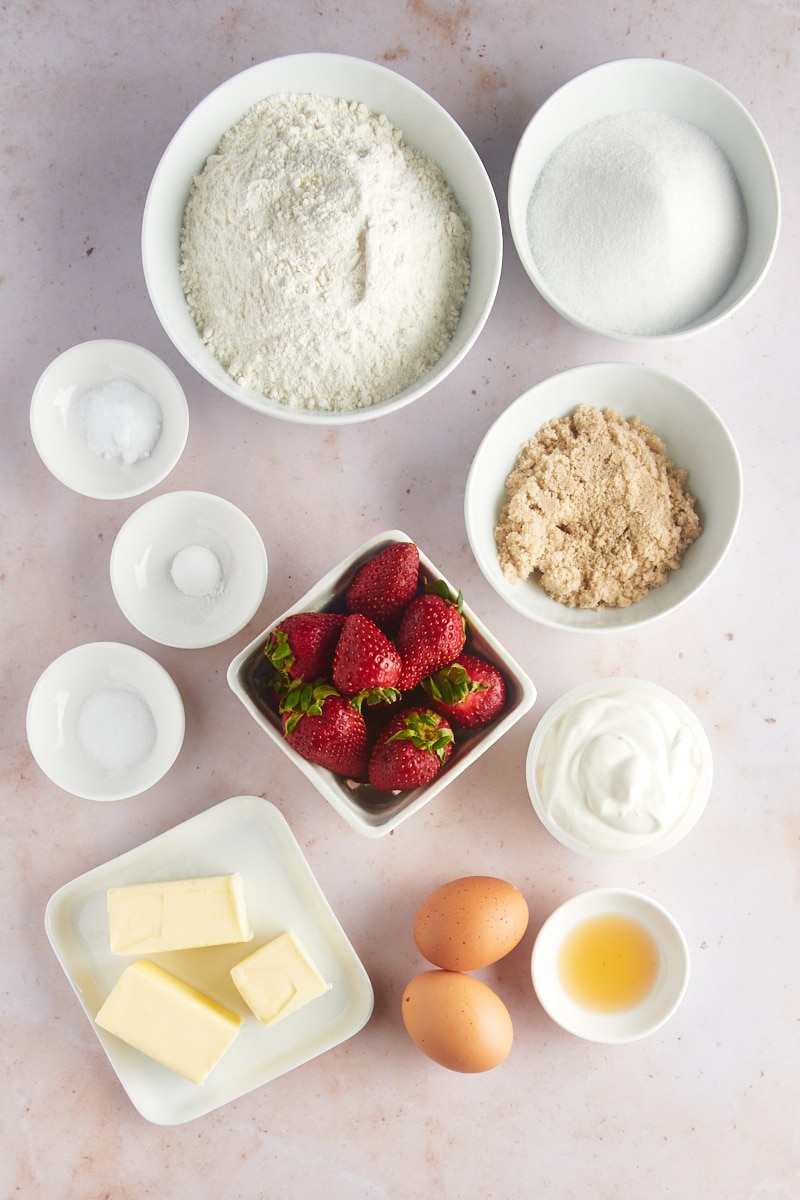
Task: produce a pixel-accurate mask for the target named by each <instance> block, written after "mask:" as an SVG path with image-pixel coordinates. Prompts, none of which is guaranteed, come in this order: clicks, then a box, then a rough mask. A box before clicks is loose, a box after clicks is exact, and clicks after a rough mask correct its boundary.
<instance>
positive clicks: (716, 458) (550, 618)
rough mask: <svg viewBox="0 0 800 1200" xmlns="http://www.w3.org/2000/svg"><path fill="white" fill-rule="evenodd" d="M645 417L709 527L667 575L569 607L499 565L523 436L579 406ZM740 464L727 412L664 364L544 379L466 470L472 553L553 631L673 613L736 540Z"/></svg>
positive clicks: (498, 425) (523, 608) (495, 428)
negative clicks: (504, 514)
mask: <svg viewBox="0 0 800 1200" xmlns="http://www.w3.org/2000/svg"><path fill="white" fill-rule="evenodd" d="M581 404H589V405H593V406H595V407H597V408H601V409H613V410H614V411H615V412H618V413H620V415H621V416H623V417H626V418H628V419H630V418H632V417H639V418H640V419H641V420H642V421H643V422H644V423H645V424H646V425H649V426H650V428H651V429H652V430H653V431H654V432H655V433H656V434H658V436H659V437H660V438H661V439H662V440H663V441H664V443H665V444H666V452H667V455H668V456H669V458H671V459H672V461H673V462H674V463H675V465H676V466H677V467H681V468H684V469H685V470H687V471H688V473H689V475H688V480H687V487H688V489H689V491H690V492H691V494H692V495H693V496H694V497H695V499H696V501H697V503H696V506H695V507H696V511H697V513H698V515H699V517H700V521H701V524H702V527H703V532H702V534H701V535H700V537H698V538H697V540H696V541H694V542H693V543H692V545H691V546H689V548H688V550H687V551H686V553H685V555H684V557H683V560H682V562H681V566H680V568H679V569H678V570H676V571H673V572H672V573H671V575H670V577H669V579H668V580H667V582H666V583H665V584H664V585H663V586H661V587H658V588H654V589H653V590H652V591H651V592H650V593H649V594H648V595H647V596H645V597H644V598H643V599H642V600H639V601H637V602H636V603H635V604H631V605H629V606H628V607H627V608H604V609H599V610H592V609H584V608H570V607H569V606H567V605H565V604H560V603H559V602H558V601H557V600H553V599H551V597H550V596H548V595H547V594H546V593H545V592H544V591H543V590H542V588H540V587H539V585H538V583H536V582H535V581H534V580H533V579H527V580H525V581H524V582H523V583H520V584H517V585H515V584H512V583H509V581H508V580H507V579H506V578H505V576H504V575H503V572H502V570H501V568H500V560H499V557H498V553H497V545H496V543H495V536H494V531H495V528H496V526H497V523H498V519H499V516H500V510H501V508H502V507H503V504H504V503H505V499H506V492H505V482H506V479H507V477H508V475H509V474H510V472H511V470H512V469H513V467H514V463H515V461H516V458H517V455H518V453H519V451H520V450H521V449H522V446H523V445H524V443H525V442H527V441H529V440H530V439H531V438H533V437H535V436H536V434H537V433H538V431H539V430H540V429H541V428H542V426H543V425H544V424H546V422H548V421H550V420H552V419H554V418H557V417H563V416H566V415H568V414H569V413H571V412H573V411H574V410H575V409H576V408H577V407H578V406H579V405H581ZM742 490H743V489H742V467H741V463H740V461H739V454H738V452H737V449H736V446H735V445H734V442H733V439H732V438H731V436H730V434H729V432H728V430H727V429H726V427H725V425H724V424H723V422H722V420H721V418H720V417H719V416H718V414H717V413H716V412H715V410H714V409H713V408H712V407H711V405H710V404H709V403H708V402H707V401H706V400H704V399H703V397H702V396H700V395H699V394H698V393H697V392H695V391H693V390H692V389H691V388H689V387H687V385H686V384H684V383H681V382H680V381H679V380H677V379H675V378H673V377H672V376H670V375H666V374H664V373H663V372H661V371H656V370H653V369H652V368H651V367H645V366H640V365H638V364H636V363H594V364H590V365H587V366H582V367H573V368H572V369H570V370H568V371H563V372H562V373H561V374H559V375H553V376H551V377H550V378H549V379H545V380H544V381H543V382H542V383H540V384H538V385H537V386H536V387H534V388H531V390H530V391H528V392H525V393H524V394H523V395H522V396H520V397H519V398H518V399H517V400H515V401H514V402H513V403H512V404H510V405H509V406H508V408H506V409H505V410H504V411H503V412H502V413H501V415H500V416H499V417H498V418H497V420H496V421H495V422H494V424H493V425H492V426H491V427H490V429H489V431H488V432H487V433H486V435H485V436H484V438H483V441H482V442H481V444H480V446H479V447H478V450H477V453H476V455H475V458H474V460H473V463H472V466H471V468H470V471H469V475H468V478H467V485H466V493H465V500H464V515H465V521H466V527H467V536H468V538H469V543H470V546H471V547H472V552H473V554H474V555H475V559H476V561H477V563H478V566H479V567H480V569H481V570H482V571H483V574H484V575H485V576H486V578H487V580H488V581H489V583H490V584H491V585H492V587H493V588H494V589H495V591H496V592H497V593H498V595H500V596H502V598H503V599H504V600H505V601H506V602H507V603H508V604H510V605H511V607H512V608H513V609H516V611H517V612H519V613H522V615H523V616H525V617H529V618H530V619H531V620H533V621H538V622H539V623H540V624H542V625H547V626H549V627H550V628H552V629H562V630H572V631H575V632H582V633H599V632H605V631H610V632H615V631H621V630H625V629H633V628H635V627H638V626H641V625H645V624H647V623H648V622H650V621H654V620H655V619H656V618H658V617H663V616H665V615H666V614H667V613H670V612H673V611H674V610H675V609H677V608H679V607H680V606H681V605H682V604H684V603H685V602H686V601H687V600H689V599H690V598H691V597H692V596H694V595H695V593H696V592H698V591H699V590H700V588H701V587H703V586H704V585H705V584H706V583H707V582H708V581H709V579H710V578H711V577H712V575H713V574H714V572H715V571H716V570H717V568H718V567H719V565H720V563H721V562H722V560H723V559H724V557H725V555H726V553H727V551H728V548H729V546H730V544H731V542H732V541H733V537H734V534H735V533H736V528H737V526H738V523H739V516H740V513H741V507H742Z"/></svg>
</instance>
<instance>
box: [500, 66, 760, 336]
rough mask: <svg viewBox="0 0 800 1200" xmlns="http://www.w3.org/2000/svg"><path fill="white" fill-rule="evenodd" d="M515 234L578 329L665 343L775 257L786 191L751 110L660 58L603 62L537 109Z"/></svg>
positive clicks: (733, 298) (725, 308)
mask: <svg viewBox="0 0 800 1200" xmlns="http://www.w3.org/2000/svg"><path fill="white" fill-rule="evenodd" d="M508 215H509V225H510V229H511V235H512V238H513V241H514V245H515V247H516V250H517V253H518V255H519V258H520V262H521V263H522V266H523V267H524V269H525V271H526V272H527V274H528V276H529V278H530V279H531V281H532V282H533V284H534V285H535V287H536V288H537V290H538V291H539V292H540V294H541V295H542V296H543V298H544V299H545V300H546V301H547V302H548V303H549V304H550V306H551V307H552V308H553V309H555V311H556V312H558V313H559V314H560V315H561V316H563V317H565V318H566V319H567V320H568V321H570V322H572V323H573V324H574V325H576V326H578V327H579V328H582V329H586V330H589V331H590V332H592V333H597V334H600V335H602V336H604V337H608V338H613V339H615V340H617V341H623V342H631V343H653V342H667V341H671V340H678V339H682V338H687V337H691V336H694V335H696V334H698V333H701V332H702V331H704V330H707V329H711V328H712V327H714V326H716V325H718V324H719V323H720V322H721V321H723V320H724V319H726V318H727V317H729V316H730V315H731V314H733V313H734V312H735V311H736V310H737V309H739V308H740V307H741V306H742V305H743V304H744V303H745V301H746V300H747V299H748V298H749V297H750V296H752V294H753V292H754V291H755V290H756V288H757V287H758V286H759V284H760V283H761V282H762V280H763V279H764V276H765V275H766V273H767V271H768V269H769V267H770V264H771V263H772V260H773V257H774V254H775V249H776V246H777V241H778V233H779V227H780V191H779V185H778V179H777V175H776V172H775V166H774V163H773V161H772V157H771V155H770V152H769V149H768V147H767V145H766V142H765V141H764V138H763V136H762V134H761V132H760V131H759V129H758V127H757V125H756V123H755V121H754V120H753V118H752V117H751V115H750V113H749V112H748V111H747V110H746V109H745V108H744V107H743V105H742V104H740V102H739V101H738V100H737V99H736V98H735V97H734V96H733V95H731V93H730V92H728V91H727V90H726V89H725V88H724V87H722V86H721V85H720V84H718V83H716V82H715V81H714V80H713V79H710V78H709V77H708V76H707V75H704V74H702V73H701V72H699V71H695V70H693V69H692V68H691V67H686V66H683V65H682V64H680V63H674V62H669V61H666V60H664V59H636V58H632V59H623V60H620V61H617V62H608V63H604V64H602V65H601V66H598V67H594V68H592V69H591V70H589V71H586V72H584V73H583V74H582V75H578V76H577V77H576V78H574V79H572V80H570V81H569V82H568V83H566V84H564V85H563V86H562V87H561V88H559V89H558V91H556V92H554V93H553V95H552V96H550V98H549V99H548V100H547V101H545V103H544V104H543V105H542V106H541V108H540V109H539V110H538V111H537V112H536V113H535V114H534V116H533V118H532V119H531V121H530V122H529V124H528V126H527V128H526V129H525V131H524V133H523V135H522V137H521V139H520V141H519V144H518V146H517V149H516V152H515V155H514V159H513V162H512V167H511V172H510V176H509V186H508Z"/></svg>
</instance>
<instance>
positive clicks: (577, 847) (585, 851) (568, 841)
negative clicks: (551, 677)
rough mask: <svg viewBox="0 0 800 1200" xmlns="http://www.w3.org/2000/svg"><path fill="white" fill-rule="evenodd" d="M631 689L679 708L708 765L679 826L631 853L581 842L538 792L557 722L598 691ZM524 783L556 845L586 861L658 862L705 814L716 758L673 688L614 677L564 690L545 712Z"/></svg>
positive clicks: (528, 758)
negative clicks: (544, 747) (544, 752)
mask: <svg viewBox="0 0 800 1200" xmlns="http://www.w3.org/2000/svg"><path fill="white" fill-rule="evenodd" d="M626 690H630V691H632V692H636V691H639V692H647V693H650V694H651V695H654V696H656V697H660V698H662V699H664V700H665V701H666V702H667V703H669V704H670V705H672V706H673V707H674V708H675V709H677V710H678V712H679V714H680V716H681V717H682V718H683V719H684V720H685V721H686V723H687V724H688V725H689V726H691V729H692V732H693V734H694V737H695V740H696V742H697V745H698V748H699V750H700V752H701V754H702V757H703V767H702V771H701V776H700V781H699V782H698V785H697V792H696V795H695V798H694V799H693V800H692V802H691V804H690V805H689V807H688V809H687V810H686V812H685V813H684V815H683V817H682V818H681V820H680V821H679V822H678V824H677V825H675V826H674V828H673V829H671V830H670V832H669V833H667V834H665V836H664V837H663V838H660V839H658V840H651V841H648V842H646V843H643V844H642V845H641V846H633V847H631V848H630V849H620V850H604V849H602V848H600V849H597V848H594V847H592V846H590V845H587V844H586V843H584V842H581V841H579V840H578V839H577V838H573V837H571V836H570V835H569V834H568V833H567V832H566V830H564V829H562V828H561V826H560V825H559V824H558V823H557V822H556V821H555V820H553V818H552V817H551V816H550V815H549V813H548V812H547V811H546V810H545V808H544V805H543V803H542V798H541V796H540V795H539V789H538V787H537V786H536V761H537V758H538V754H539V751H540V749H541V744H542V741H543V740H544V737H545V735H546V733H547V732H548V730H549V729H550V727H551V726H552V724H553V722H554V721H555V720H557V719H558V717H559V716H560V715H561V714H562V713H563V712H564V710H565V709H567V708H569V706H570V705H571V704H573V703H574V702H575V701H576V700H580V699H582V698H583V697H584V696H591V695H594V694H596V693H603V692H621V691H626ZM525 781H526V783H527V786H528V796H529V798H530V801H531V804H532V806H533V810H534V812H535V813H536V816H537V817H538V818H539V820H540V821H541V823H542V826H543V827H544V828H545V829H546V830H547V832H548V833H549V834H550V835H551V836H552V837H553V838H555V840H556V841H557V842H559V843H560V844H561V845H562V846H565V847H566V849H568V850H572V851H573V852H574V853H575V854H580V855H582V856H583V857H584V858H593V859H602V860H604V861H606V862H638V861H642V860H644V859H647V858H656V857H657V856H658V855H660V854H664V853H665V852H666V851H667V850H671V849H672V848H673V847H674V846H677V845H678V843H679V842H681V841H683V839H684V838H685V837H686V836H687V835H688V834H689V833H691V832H692V830H693V829H694V828H695V826H696V825H697V823H698V821H699V820H700V818H701V817H702V815H703V813H704V812H705V810H706V807H707V806H708V801H709V798H710V796H711V788H712V785H713V781H714V756H713V753H712V750H711V743H710V742H709V739H708V734H707V733H706V731H705V727H704V726H703V723H702V721H701V720H700V718H699V717H698V716H697V714H696V713H695V712H694V710H693V709H691V708H690V707H689V705H688V704H687V703H686V701H685V700H683V699H681V697H680V696H677V695H676V694H675V693H674V692H671V691H670V690H669V688H665V687H663V685H662V684H660V683H655V682H654V681H653V680H650V679H641V678H636V677H633V676H624V675H614V676H611V677H609V678H606V679H594V680H588V681H587V682H586V683H581V684H578V685H577V687H574V688H570V690H569V691H568V692H564V694H563V695H562V696H559V697H558V699H557V700H554V701H553V703H552V704H551V705H550V706H549V708H547V709H546V710H545V712H544V713H543V714H542V716H541V718H540V720H539V722H538V724H537V726H536V728H535V729H534V731H533V734H532V736H531V740H530V742H529V743H528V752H527V754H526V757H525Z"/></svg>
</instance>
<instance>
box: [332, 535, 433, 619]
mask: <svg viewBox="0 0 800 1200" xmlns="http://www.w3.org/2000/svg"><path fill="white" fill-rule="evenodd" d="M418 581H419V550H418V549H417V547H416V546H415V545H414V543H413V542H395V543H394V544H393V545H391V546H387V547H386V549H385V550H381V551H380V552H379V553H378V554H376V555H375V556H374V557H373V558H371V559H370V560H369V561H368V562H365V563H364V564H363V565H362V566H360V567H359V568H358V570H357V571H356V573H355V575H354V576H353V578H352V579H351V580H350V584H349V586H348V588H347V591H346V593H345V601H344V602H345V606H346V608H347V611H348V612H351V613H356V612H357V613H361V614H362V615H363V616H365V617H369V619H370V620H371V621H374V622H375V624H376V625H378V626H380V628H381V629H383V630H385V631H387V630H388V631H391V630H394V629H396V628H397V625H398V623H399V621H400V617H401V616H402V614H403V611H404V610H405V608H406V607H407V605H408V604H409V603H410V602H411V601H412V600H413V599H414V597H415V596H416V594H417V587H418Z"/></svg>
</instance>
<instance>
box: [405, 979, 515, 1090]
mask: <svg viewBox="0 0 800 1200" xmlns="http://www.w3.org/2000/svg"><path fill="white" fill-rule="evenodd" d="M402 1011H403V1023H404V1024H405V1027H406V1030H407V1031H408V1035H409V1037H410V1038H411V1040H412V1041H413V1042H414V1043H415V1045H417V1046H418V1047H419V1049H420V1050H421V1051H422V1053H423V1054H427V1056H428V1058H432V1059H433V1061H434V1062H437V1063H439V1064H440V1065H441V1066H443V1067H447V1068H448V1069H449V1070H451V1071H462V1072H464V1073H470V1074H472V1073H476V1072H478V1071H490V1070H491V1069H492V1067H497V1066H499V1065H500V1063H501V1062H503V1061H504V1059H505V1058H507V1057H508V1053H509V1051H510V1050H511V1043H512V1041H513V1037H514V1031H513V1029H512V1026H511V1017H510V1016H509V1013H508V1009H507V1008H506V1006H505V1004H503V1001H502V1000H501V999H500V997H499V996H498V995H497V994H496V993H495V992H493V991H492V989H491V988H490V987H487V986H486V984H485V983H482V982H481V980H480V979H476V978H475V976H474V975H462V974H461V973H460V972H458V971H438V970H432V971H423V972H422V974H421V975H417V976H416V978H414V979H412V980H411V982H410V983H409V985H408V987H407V988H406V990H405V991H404V992H403V1003H402Z"/></svg>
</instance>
